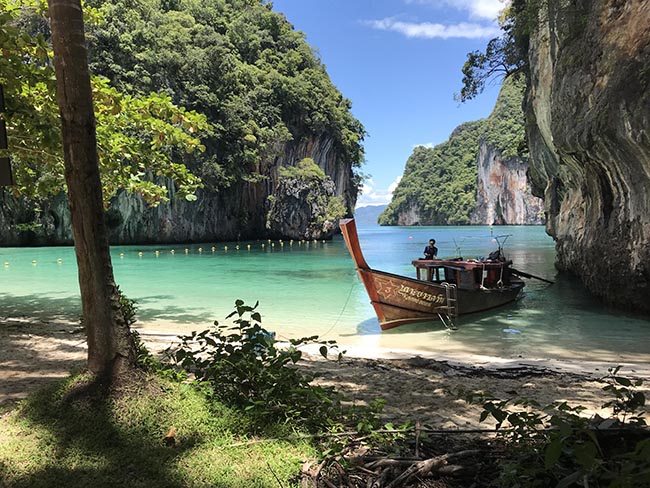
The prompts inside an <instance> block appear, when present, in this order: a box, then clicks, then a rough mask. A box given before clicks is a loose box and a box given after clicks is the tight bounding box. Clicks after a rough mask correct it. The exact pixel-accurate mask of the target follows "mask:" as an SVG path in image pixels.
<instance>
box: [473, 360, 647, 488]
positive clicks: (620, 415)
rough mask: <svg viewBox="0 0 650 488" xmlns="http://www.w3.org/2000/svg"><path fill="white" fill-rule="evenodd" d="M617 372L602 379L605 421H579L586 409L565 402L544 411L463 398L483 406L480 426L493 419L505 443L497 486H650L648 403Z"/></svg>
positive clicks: (522, 402) (518, 402)
mask: <svg viewBox="0 0 650 488" xmlns="http://www.w3.org/2000/svg"><path fill="white" fill-rule="evenodd" d="M619 369H620V367H618V368H614V369H610V371H609V375H608V376H607V377H606V378H604V381H605V386H604V387H603V391H604V392H606V393H607V394H608V395H609V396H610V397H611V399H610V400H609V401H607V402H606V403H604V404H603V405H602V407H603V408H608V409H611V411H612V416H611V417H609V418H607V419H604V418H601V417H599V416H596V417H594V418H586V417H584V416H581V415H580V413H581V412H582V411H584V410H585V407H582V406H576V407H572V406H570V405H568V404H567V403H566V402H556V403H553V404H550V405H546V406H542V405H540V404H539V403H537V402H535V401H534V400H531V399H528V398H521V397H515V398H511V399H507V400H499V399H496V398H491V397H489V396H486V395H483V394H478V395H476V394H471V393H470V394H467V395H466V399H467V400H468V401H470V402H475V403H476V402H480V403H482V405H483V412H482V414H481V421H484V420H487V419H488V418H492V419H494V420H496V429H497V431H499V432H500V433H501V434H500V435H501V436H502V438H503V439H504V440H505V442H506V447H507V449H506V456H507V459H506V460H505V461H504V462H502V463H501V466H500V472H499V478H498V482H497V483H498V486H500V487H503V488H509V487H512V488H515V487H520V486H525V487H531V488H534V487H540V488H542V487H548V486H557V487H558V488H562V487H569V486H583V487H592V488H594V487H596V488H597V487H645V486H650V433H649V432H648V431H647V429H646V428H645V427H646V421H645V419H644V418H643V417H644V415H645V411H644V410H643V407H644V406H645V402H646V398H645V395H644V394H643V393H642V392H640V391H639V390H638V387H640V386H641V385H642V384H643V381H642V380H636V381H634V382H632V380H630V379H629V378H626V377H624V376H620V375H618V371H619ZM638 427H641V429H639V428H638Z"/></svg>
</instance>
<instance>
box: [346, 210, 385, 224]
mask: <svg viewBox="0 0 650 488" xmlns="http://www.w3.org/2000/svg"><path fill="white" fill-rule="evenodd" d="M387 206H388V205H367V206H365V207H359V208H356V209H355V210H354V220H356V222H357V225H377V219H378V218H379V214H381V213H382V212H383V211H384V210H386V207H387Z"/></svg>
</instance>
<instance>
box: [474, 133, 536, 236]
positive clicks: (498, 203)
mask: <svg viewBox="0 0 650 488" xmlns="http://www.w3.org/2000/svg"><path fill="white" fill-rule="evenodd" d="M527 170H528V163H527V162H526V161H525V160H523V159H522V158H519V157H517V156H512V157H509V158H504V157H502V156H501V153H500V152H499V151H497V150H496V149H494V148H492V147H491V146H490V145H488V144H487V142H486V141H485V140H483V139H482V140H481V143H480V145H479V150H478V178H477V183H476V208H475V210H474V212H473V213H472V215H471V217H470V219H471V223H472V224H489V225H492V224H494V225H539V224H543V223H544V219H543V217H544V215H543V205H544V202H543V201H542V199H541V198H538V197H535V196H533V195H532V193H531V190H530V185H529V184H528V179H527V177H526V172H527Z"/></svg>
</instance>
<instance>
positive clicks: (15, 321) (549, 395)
mask: <svg viewBox="0 0 650 488" xmlns="http://www.w3.org/2000/svg"><path fill="white" fill-rule="evenodd" d="M135 329H136V330H137V331H138V333H139V334H140V337H141V340H142V341H143V342H144V343H145V345H146V346H147V348H149V349H150V351H151V352H152V353H154V354H155V353H159V352H161V351H162V350H164V349H165V348H167V347H168V346H169V345H170V344H172V343H173V342H175V338H176V337H177V335H178V333H177V332H172V331H160V330H156V329H154V328H150V327H138V328H135ZM338 346H339V349H340V350H341V351H343V350H345V351H346V352H345V354H344V356H343V359H342V360H341V361H336V360H333V359H327V360H326V359H324V358H322V356H320V354H319V352H318V347H319V346H318V345H308V346H303V347H301V350H302V351H303V352H304V356H303V359H304V360H302V361H300V362H299V363H297V364H296V367H298V368H300V369H301V370H302V371H303V372H305V373H307V374H309V375H311V376H312V377H313V378H314V382H315V383H316V384H319V385H323V386H332V387H334V388H336V389H337V390H338V391H340V392H341V393H343V394H344V395H345V396H346V398H348V399H349V401H350V402H353V403H356V404H365V405H367V404H369V403H370V402H371V401H373V400H375V399H378V398H383V399H384V400H385V402H386V404H385V407H384V410H383V413H382V414H381V416H382V418H383V419H384V420H385V421H387V422H403V421H405V420H406V419H418V420H420V421H422V422H423V423H426V424H428V425H432V426H437V427H440V428H450V429H463V428H477V427H482V428H485V426H486V425H485V423H483V424H480V425H479V418H480V411H481V407H480V406H478V405H470V404H467V403H466V402H464V401H463V400H462V398H461V397H462V392H463V391H465V392H468V391H482V392H486V393H489V394H491V395H494V396H495V397H499V398H509V397H512V395H513V392H518V393H517V394H519V395H523V396H526V397H530V398H534V399H535V400H537V401H538V402H539V403H540V404H541V405H547V404H550V403H552V402H555V401H567V402H568V403H570V404H573V405H583V406H585V407H586V408H587V410H586V411H585V415H593V414H595V413H599V414H602V415H606V414H607V412H603V411H602V409H601V408H600V407H601V406H602V404H603V403H604V402H605V400H606V399H605V398H604V394H603V391H602V387H603V386H604V384H603V383H602V382H601V381H599V380H600V379H601V378H603V377H605V376H606V375H607V369H608V368H609V367H614V366H618V365H619V363H616V364H606V363H603V362H589V361H581V360H573V361H566V360H555V359H548V358H538V359H525V358H514V359H513V358H500V357H493V356H484V355H471V354H444V355H439V354H437V355H433V354H422V353H421V352H419V351H413V350H405V349H386V348H379V349H378V348H376V347H368V346H365V347H363V346H350V347H346V346H343V345H342V344H339V345H338ZM86 354H87V347H86V341H85V337H84V334H83V329H82V328H81V327H80V326H79V324H78V323H74V322H70V321H46V320H39V319H29V318H0V412H8V411H11V410H12V408H13V406H14V405H15V404H16V403H17V402H19V401H20V400H22V399H24V398H25V397H26V396H27V395H28V394H29V393H31V392H32V391H34V390H36V389H38V388H41V387H43V386H46V385H48V384H50V383H52V382H53V381H57V380H60V379H62V378H65V377H67V376H68V375H69V374H70V372H71V371H73V370H78V369H82V368H84V367H85V364H86ZM620 375H621V376H626V377H630V378H640V379H643V380H644V385H643V388H642V391H644V392H645V394H646V396H650V391H649V390H648V386H649V385H650V381H647V379H649V378H650V364H648V363H645V364H641V363H628V364H624V365H623V368H622V369H621V372H620ZM2 416H4V413H3V414H2V415H0V418H1V417H2Z"/></svg>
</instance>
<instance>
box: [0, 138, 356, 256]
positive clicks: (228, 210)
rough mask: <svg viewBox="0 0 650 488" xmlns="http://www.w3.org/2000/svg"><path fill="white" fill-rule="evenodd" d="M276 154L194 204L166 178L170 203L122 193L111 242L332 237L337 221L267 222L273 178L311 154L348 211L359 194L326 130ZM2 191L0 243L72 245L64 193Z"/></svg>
mask: <svg viewBox="0 0 650 488" xmlns="http://www.w3.org/2000/svg"><path fill="white" fill-rule="evenodd" d="M280 153H281V155H280V156H277V157H276V158H275V159H274V160H272V161H266V162H265V163H264V164H263V165H260V167H259V168H258V171H259V174H260V175H261V178H260V177H258V178H257V180H259V181H255V182H240V183H238V184H235V185H234V186H232V187H231V188H227V189H223V190H220V191H207V190H206V191H201V192H199V193H198V200H197V201H195V202H188V201H185V200H179V199H176V198H174V196H173V184H172V183H171V182H169V183H168V185H167V186H168V188H169V195H170V197H171V200H170V202H169V203H166V204H161V205H160V206H158V207H155V208H150V207H147V206H146V205H145V203H144V201H143V200H142V199H141V198H140V197H138V196H134V195H129V194H126V193H121V194H119V195H118V196H117V197H116V198H115V199H114V200H113V201H112V202H111V207H110V209H109V210H108V212H107V214H106V221H107V224H108V229H109V239H110V241H111V243H112V244H132V243H174V242H206V241H224V240H236V239H256V238H263V237H267V236H271V235H272V236H273V237H288V238H294V237H296V236H298V235H304V236H306V235H307V234H308V235H309V238H314V239H323V238H329V237H331V235H332V232H331V228H333V227H335V224H336V223H335V222H331V223H329V224H331V225H329V224H328V225H322V226H321V228H322V231H320V232H319V231H318V230H316V228H315V227H313V226H312V227H309V225H310V223H309V219H306V220H305V219H303V220H301V221H300V222H299V223H296V222H294V223H296V225H298V227H295V226H294V227H293V228H292V229H289V227H287V228H286V229H284V230H286V231H287V232H286V234H283V233H282V231H281V230H280V231H279V230H277V229H272V231H269V230H268V229H267V226H266V224H267V215H268V212H269V210H270V208H271V202H270V201H269V196H272V195H274V196H276V197H277V196H278V195H277V193H278V191H283V190H282V188H280V187H279V182H278V170H279V168H280V167H283V166H292V165H295V164H296V163H297V162H298V161H300V160H302V159H304V158H311V159H313V160H314V161H315V162H316V164H317V165H318V166H319V167H320V168H321V169H322V170H323V171H324V172H325V174H326V175H327V176H328V177H329V179H331V181H332V182H333V185H331V187H330V186H328V189H327V191H328V192H329V193H330V194H331V195H332V196H337V197H339V198H340V200H341V202H342V203H343V205H344V206H345V208H346V209H347V210H348V213H351V209H352V208H354V204H355V202H356V197H357V194H356V192H357V187H356V186H355V184H354V177H353V171H352V167H351V164H349V163H347V162H345V161H341V159H342V158H341V156H340V152H339V151H337V149H336V147H335V144H334V142H333V140H332V138H330V137H329V136H328V135H326V134H323V135H321V136H319V137H304V138H301V139H298V140H297V141H296V142H289V143H287V144H286V145H285V146H284V147H283V150H282V151H281V152H280ZM278 189H279V190H278ZM0 193H2V195H0V231H1V232H0V245H3V246H22V245H61V244H71V243H72V231H71V227H70V216H69V212H68V209H67V204H66V201H65V197H64V196H63V195H61V196H59V197H57V198H55V199H52V200H48V201H44V202H41V203H35V202H29V201H26V200H16V199H14V198H12V197H10V196H9V195H8V194H7V193H6V190H4V191H2V192H0ZM296 211H299V209H298V208H296ZM310 215H311V214H310ZM308 227H309V230H308Z"/></svg>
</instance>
